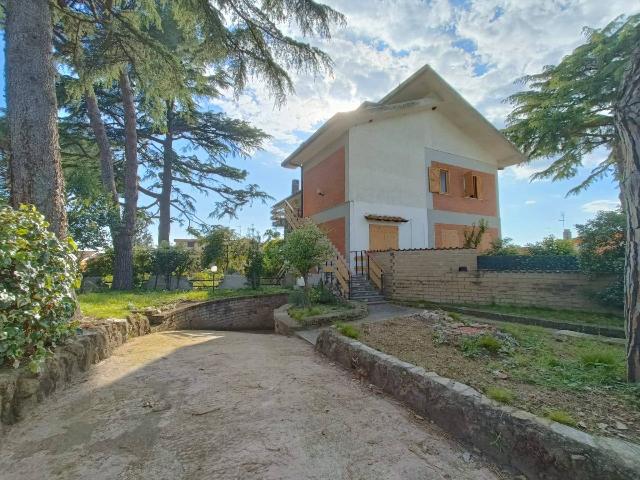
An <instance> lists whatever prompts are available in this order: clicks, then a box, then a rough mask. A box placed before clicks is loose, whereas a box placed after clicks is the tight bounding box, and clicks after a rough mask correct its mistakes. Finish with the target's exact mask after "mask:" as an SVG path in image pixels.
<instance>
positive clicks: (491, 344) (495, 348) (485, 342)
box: [478, 335, 502, 355]
mask: <svg viewBox="0 0 640 480" xmlns="http://www.w3.org/2000/svg"><path fill="white" fill-rule="evenodd" d="M478 345H479V346H480V347H482V348H484V349H485V350H487V351H488V352H490V353H493V354H494V355H495V354H497V353H498V352H500V349H501V348H502V342H501V341H500V340H498V339H497V338H495V337H492V336H491V335H482V336H481V337H480V338H478Z"/></svg>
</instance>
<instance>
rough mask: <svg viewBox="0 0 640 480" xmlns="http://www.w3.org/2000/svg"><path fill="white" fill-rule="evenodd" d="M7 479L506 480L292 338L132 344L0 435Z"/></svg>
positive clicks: (207, 335) (243, 336)
mask: <svg viewBox="0 0 640 480" xmlns="http://www.w3.org/2000/svg"><path fill="white" fill-rule="evenodd" d="M0 472H1V473H0V477H1V478H2V479H3V480H14V479H16V480H17V479H65V480H67V479H90V480H100V479H109V480H112V479H151V480H163V479H167V480H179V479H185V480H186V479H189V480H194V479H195V480H197V479H242V480H245V479H296V480H300V479H332V480H333V479H445V478H447V479H496V478H505V477H501V476H499V475H500V474H499V473H496V472H497V470H496V469H495V468H494V467H492V466H491V465H490V464H486V463H485V462H484V461H483V460H482V459H480V458H478V457H477V456H476V455H475V454H473V455H472V454H470V453H469V452H467V451H466V450H465V449H464V448H462V447H461V446H460V445H458V444H457V443H455V442H454V441H452V440H450V439H449V438H447V436H446V435H445V434H443V432H442V431H440V430H439V429H437V428H436V427H434V426H432V425H431V424H430V423H428V422H425V421H424V420H421V419H419V418H416V417H415V416H414V415H413V414H412V413H411V412H410V411H409V410H407V409H405V408H404V407H402V406H401V405H399V404H396V403H394V402H393V401H391V400H390V399H389V398H388V397H386V396H383V395H380V394H378V393H376V392H375V391H373V390H371V389H369V388H368V387H367V386H366V385H362V384H361V383H360V382H359V381H356V380H354V379H352V377H351V376H350V374H349V373H348V372H346V371H345V370H343V369H340V368H339V367H337V366H335V365H333V364H332V363H330V362H329V361H328V360H327V359H325V358H324V357H320V356H319V355H317V354H315V353H314V352H313V351H312V347H311V346H310V345H309V344H307V343H305V342H303V341H302V340H300V339H297V338H286V337H282V336H276V335H272V334H259V333H238V332H197V331H188V332H187V331H181V332H165V333H157V334H152V335H147V336H145V337H140V338H136V339H134V340H132V341H131V342H129V343H127V344H125V345H124V346H123V347H121V348H119V349H118V350H117V351H116V352H115V354H114V356H112V357H111V358H109V359H107V360H105V361H104V362H102V363H100V364H98V365H95V366H94V367H92V368H91V370H90V371H89V372H87V373H85V374H83V375H82V376H80V377H79V378H78V380H77V381H75V382H74V384H73V385H71V386H70V387H68V388H66V389H63V390H61V391H59V392H57V393H56V394H54V395H53V396H52V397H50V398H49V399H47V400H45V402H43V403H41V404H40V405H39V406H38V407H37V408H36V409H35V411H34V414H33V415H31V416H30V417H29V418H27V419H25V420H23V421H22V422H20V423H18V424H16V425H14V426H13V427H11V428H10V429H9V431H8V432H7V434H6V435H5V436H4V438H2V439H1V441H0Z"/></svg>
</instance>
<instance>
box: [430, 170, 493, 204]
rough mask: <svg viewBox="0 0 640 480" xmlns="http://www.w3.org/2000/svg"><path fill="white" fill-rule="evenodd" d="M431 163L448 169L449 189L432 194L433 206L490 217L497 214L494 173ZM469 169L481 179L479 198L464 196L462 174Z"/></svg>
mask: <svg viewBox="0 0 640 480" xmlns="http://www.w3.org/2000/svg"><path fill="white" fill-rule="evenodd" d="M431 165H432V166H433V167H438V168H443V169H446V170H448V171H449V190H450V191H449V193H448V194H446V195H442V194H439V193H434V194H433V208H435V209H436V210H447V211H449V212H459V213H473V214H477V215H488V216H491V217H495V216H497V215H498V207H497V196H496V177H495V175H491V174H489V173H484V172H478V171H476V170H471V169H469V168H461V167H456V166H455V165H448V164H446V163H439V162H433V163H432V164H431ZM469 171H471V172H473V174H474V175H477V176H478V177H481V179H482V192H481V198H467V197H465V196H464V180H463V176H464V174H465V173H466V172H469Z"/></svg>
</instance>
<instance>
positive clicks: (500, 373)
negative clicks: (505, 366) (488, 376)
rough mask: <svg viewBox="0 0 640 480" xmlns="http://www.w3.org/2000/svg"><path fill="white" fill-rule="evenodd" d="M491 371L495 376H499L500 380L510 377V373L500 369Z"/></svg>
mask: <svg viewBox="0 0 640 480" xmlns="http://www.w3.org/2000/svg"><path fill="white" fill-rule="evenodd" d="M491 373H493V376H494V377H496V378H499V379H500V380H506V379H507V378H509V375H507V374H506V373H504V372H501V371H500V370H494V371H492V372H491Z"/></svg>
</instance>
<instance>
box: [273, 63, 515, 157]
mask: <svg viewBox="0 0 640 480" xmlns="http://www.w3.org/2000/svg"><path fill="white" fill-rule="evenodd" d="M434 107H435V108H437V109H438V111H439V112H440V113H441V114H443V115H445V116H446V117H447V118H448V119H449V120H450V121H451V122H452V123H453V124H454V125H456V126H457V127H458V128H460V129H461V130H462V131H464V132H465V133H467V134H468V135H469V136H470V137H471V138H472V139H474V140H475V141H476V142H477V143H478V144H480V145H481V146H482V147H484V148H485V149H486V150H487V151H488V152H490V153H492V154H493V155H494V156H495V158H496V161H497V163H498V167H499V168H504V167H507V166H509V165H514V164H516V163H520V162H523V161H525V160H526V157H525V156H524V155H523V154H522V152H520V151H519V150H518V149H517V148H516V147H515V146H514V145H513V144H512V143H511V142H509V140H507V139H506V137H505V136H504V135H502V133H500V131H499V130H498V129H497V128H496V127H494V126H493V124H491V122H489V121H488V120H487V119H486V118H484V117H483V116H482V114H480V112H478V111H477V110H476V109H475V108H473V106H471V104H469V102H467V101H466V100H465V99H464V98H462V96H461V95H460V94H459V93H458V92H457V91H456V90H455V89H454V88H453V87H451V85H449V84H448V83H447V82H446V81H445V80H444V79H443V78H442V77H441V76H440V75H438V74H437V73H436V72H435V71H434V70H433V69H432V68H431V67H430V66H429V65H425V66H424V67H422V68H421V69H420V70H418V71H417V72H416V73H414V74H413V75H411V77H409V78H408V79H407V80H405V81H404V82H402V83H401V84H400V85H398V86H397V87H396V88H395V89H393V90H392V91H391V92H390V93H388V94H387V95H386V96H385V97H384V98H382V100H380V101H379V102H377V103H373V102H364V103H363V104H362V105H360V106H359V107H358V108H357V109H355V110H353V111H351V112H340V113H336V114H335V115H334V116H333V117H331V118H330V119H329V120H327V121H326V122H325V123H324V125H322V126H321V127H320V128H319V129H318V130H316V131H315V133H313V135H311V137H309V138H308V139H307V140H306V141H305V142H303V143H302V144H301V145H300V146H299V147H298V148H297V149H296V150H295V151H294V152H293V153H292V154H291V155H289V156H288V157H287V158H286V159H285V160H284V161H283V162H282V166H283V167H288V168H295V167H298V166H300V165H302V164H303V163H304V162H305V161H307V160H309V159H311V158H313V157H314V156H315V155H316V154H317V153H319V152H320V151H322V149H323V148H325V147H326V146H328V145H329V144H331V143H333V142H335V141H336V140H337V139H339V138H340V137H341V136H342V135H344V134H345V133H346V132H347V131H348V130H349V129H350V128H351V127H354V126H356V125H359V124H362V123H366V122H369V121H371V120H373V119H376V120H381V119H383V118H389V117H393V116H398V115H405V114H407V113H413V112H418V111H422V110H427V109H432V108H434Z"/></svg>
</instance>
